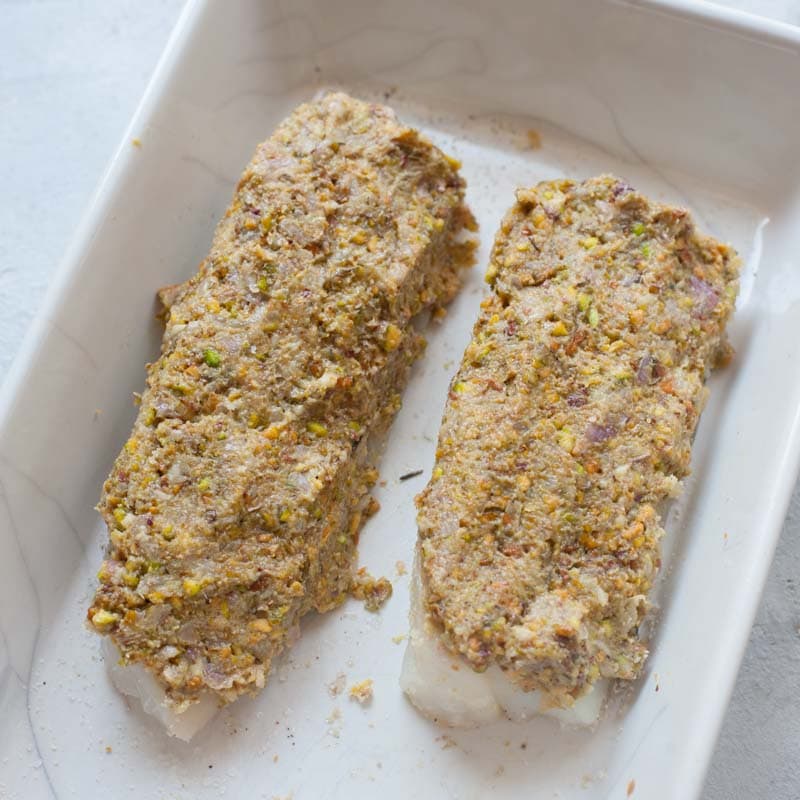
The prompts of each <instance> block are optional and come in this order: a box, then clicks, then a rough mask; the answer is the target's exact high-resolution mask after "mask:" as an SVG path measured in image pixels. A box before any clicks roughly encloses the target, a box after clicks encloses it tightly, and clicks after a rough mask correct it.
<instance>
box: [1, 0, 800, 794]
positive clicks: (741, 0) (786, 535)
mask: <svg viewBox="0 0 800 800" xmlns="http://www.w3.org/2000/svg"><path fill="white" fill-rule="evenodd" d="M182 5H183V2H182V0H27V1H26V0H0V35H2V39H0V41H2V46H0V374H2V372H4V371H5V369H6V368H7V367H8V365H9V364H10V363H11V361H12V359H13V358H14V354H15V352H16V351H17V349H18V346H19V342H20V340H21V338H22V336H23V334H24V332H25V330H26V329H27V326H28V324H29V322H30V320H31V319H32V317H33V315H34V314H35V313H36V309H37V307H38V306H39V303H40V301H41V299H42V296H43V293H44V291H45V289H46V287H47V284H48V280H49V278H50V275H51V273H52V271H53V269H54V268H55V266H56V265H57V264H58V262H59V260H60V258H61V255H62V253H63V251H64V248H65V246H66V244H67V243H68V241H69V239H70V237H71V235H72V232H73V231H74V229H75V226H76V225H77V223H78V221H79V219H80V218H81V216H82V214H83V212H84V210H85V208H86V205H87V203H88V201H89V199H90V196H91V192H92V190H93V188H94V187H95V185H96V184H97V182H98V180H99V179H100V176H101V174H102V170H103V168H104V166H105V165H106V163H107V162H108V160H109V158H110V156H111V154H112V152H113V150H114V148H115V147H116V146H117V144H118V143H119V140H120V137H121V135H122V133H123V131H124V128H125V126H126V124H127V122H128V120H129V119H130V116H131V114H132V113H133V110H134V108H135V106H136V103H137V102H138V99H139V97H140V96H141V94H142V91H143V90H144V87H145V84H146V82H147V78H148V76H149V74H150V72H151V70H152V68H153V66H154V65H155V62H156V60H157V58H158V55H159V53H160V52H161V50H162V48H163V46H164V44H165V42H166V39H167V36H168V34H169V31H170V29H171V26H172V25H173V23H174V21H175V19H176V18H177V15H178V13H179V11H180V8H181V6H182ZM728 5H731V6H735V7H738V8H741V9H744V10H748V11H752V12H756V13H761V14H764V15H769V16H773V17H776V18H778V19H782V20H784V21H786V22H791V23H794V24H800V0H765V1H763V2H758V0H737V1H736V2H730V3H728ZM798 77H800V75H799V76H798ZM266 133H268V132H266V131H265V135H266ZM798 534H800V487H798V489H796V491H795V495H794V498H793V501H792V506H791V509H790V512H789V517H788V519H787V522H786V525H785V528H784V532H783V536H782V539H781V543H780V545H779V547H778V551H777V554H776V559H775V562H774V564H773V568H772V572H771V575H770V579H769V582H768V584H767V588H766V593H765V596H764V599H763V601H762V604H761V608H760V610H759V614H758V617H757V620H756V623H755V627H754V629H753V633H752V635H751V638H750V644H749V647H748V651H747V654H746V656H745V660H744V663H743V665H742V669H741V672H740V675H739V680H738V683H737V686H736V690H735V694H734V697H733V700H732V703H731V706H730V709H729V711H728V715H727V718H726V721H725V725H724V727H723V731H722V735H721V738H720V741H719V745H718V747H717V751H716V755H715V758H714V761H713V764H712V767H711V770H710V772H709V777H708V782H707V786H706V790H705V793H704V800H739V798H741V799H742V800H744V799H745V798H746V799H747V800H755V799H756V798H762V797H763V798H766V797H769V798H770V799H771V800H797V798H798V797H800V766H798V765H800V721H798V715H797V708H798V700H797V695H798V687H799V686H800V536H798Z"/></svg>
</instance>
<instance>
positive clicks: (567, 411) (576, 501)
mask: <svg viewBox="0 0 800 800" xmlns="http://www.w3.org/2000/svg"><path fill="white" fill-rule="evenodd" d="M738 267H739V262H738V258H737V256H736V254H735V253H734V252H733V251H732V250H731V249H730V248H728V247H726V246H725V245H722V244H720V243H719V242H717V241H715V240H713V239H711V238H709V237H706V236H703V235H701V234H699V233H697V231H696V230H695V228H694V225H693V223H692V220H691V218H690V216H689V214H688V213H687V212H686V211H684V210H683V209H678V208H670V207H667V206H663V205H659V204H657V203H653V202H650V201H648V200H647V199H646V198H645V197H643V196H642V195H641V194H639V193H638V192H636V191H634V190H633V189H632V188H631V187H630V186H628V185H627V184H625V183H624V182H622V181H619V180H617V179H615V178H613V177H600V178H595V179H592V180H588V181H586V182H584V183H573V182H572V181H554V182H550V183H542V184H539V185H538V186H537V187H535V188H533V189H525V190H521V191H519V192H518V194H517V203H516V205H515V206H514V207H513V208H512V209H511V211H510V212H509V213H508V214H507V215H506V217H505V219H504V220H503V223H502V225H501V228H500V231H499V233H498V235H497V239H496V242H495V246H494V250H493V253H492V259H491V264H490V267H489V271H488V274H487V280H488V281H489V283H490V284H491V286H492V288H493V292H492V294H491V295H490V296H489V297H488V298H487V299H486V300H485V301H484V302H483V305H482V312H481V315H480V318H479V319H478V322H477V324H476V325H475V328H474V333H473V338H472V341H471V343H470V344H469V346H468V347H467V350H466V352H465V354H464V359H463V361H462V364H461V367H460V369H459V371H458V374H457V375H456V377H455V378H454V380H453V382H452V384H451V387H450V396H449V401H448V405H447V408H446V410H445V414H444V419H443V421H442V428H441V433H440V437H439V445H438V450H437V457H436V464H435V467H434V470H433V477H432V480H431V482H430V484H429V485H428V487H427V488H426V489H425V491H424V492H423V493H422V494H421V495H420V497H419V498H418V505H419V527H420V555H421V566H422V577H423V582H424V587H425V592H426V600H427V609H428V613H429V615H430V618H431V619H432V620H433V622H434V623H435V624H436V625H437V626H438V627H439V628H440V630H441V633H442V636H443V639H444V641H445V643H446V644H447V645H448V646H449V647H450V648H451V649H452V650H454V651H455V652H458V653H461V654H462V655H463V656H464V657H465V658H466V659H468V661H469V663H470V664H471V665H472V667H473V668H474V669H476V670H479V671H481V670H483V669H485V668H487V667H488V666H489V665H490V664H492V663H495V664H498V665H499V666H500V667H501V668H502V669H504V670H505V671H506V672H507V674H508V675H509V676H510V677H511V678H512V680H514V681H515V682H516V683H517V684H518V685H519V686H520V687H522V688H523V689H528V690H530V689H538V690H541V691H543V692H544V693H545V694H546V695H547V696H548V699H549V700H550V701H551V702H552V703H554V704H556V705H560V706H569V705H570V704H571V703H572V702H573V700H574V699H575V698H576V697H579V696H580V695H581V694H583V693H584V692H585V691H586V690H587V689H588V688H589V687H590V686H591V685H592V684H593V683H594V682H595V681H597V680H598V679H599V678H601V677H606V678H633V677H635V676H636V675H637V673H638V672H639V670H640V668H641V666H642V663H643V661H644V659H645V657H646V655H647V649H646V645H645V644H644V643H643V642H642V641H640V639H639V638H638V636H637V627H638V625H639V623H640V622H641V621H642V618H643V616H644V614H645V613H646V611H647V608H648V603H647V595H648V591H649V589H650V587H651V585H652V582H653V578H654V576H655V574H656V571H657V569H658V567H659V539H660V538H661V536H662V533H663V530H662V528H661V523H660V519H659V513H658V509H659V506H660V504H661V503H662V502H663V501H664V500H665V499H666V498H669V497H671V496H673V495H674V494H675V493H676V492H677V490H678V488H679V482H680V479H681V478H683V477H684V476H685V475H686V474H687V473H688V471H689V461H690V448H691V441H692V436H693V433H694V430H695V426H696V425H697V421H698V417H699V414H700V411H701V409H702V407H703V403H704V400H705V396H706V389H705V388H704V381H705V378H706V375H707V373H708V372H709V370H710V369H711V368H713V367H714V366H715V365H717V364H718V363H719V362H720V361H723V360H725V359H726V358H728V356H729V348H728V345H727V344H726V340H725V333H724V331H725V324H726V322H727V321H728V318H729V317H730V315H731V313H732V311H733V307H734V302H735V298H736V293H737V288H738V284H737V273H738Z"/></svg>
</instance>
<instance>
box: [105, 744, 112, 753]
mask: <svg viewBox="0 0 800 800" xmlns="http://www.w3.org/2000/svg"><path fill="white" fill-rule="evenodd" d="M106 753H111V745H110V744H107V745H106Z"/></svg>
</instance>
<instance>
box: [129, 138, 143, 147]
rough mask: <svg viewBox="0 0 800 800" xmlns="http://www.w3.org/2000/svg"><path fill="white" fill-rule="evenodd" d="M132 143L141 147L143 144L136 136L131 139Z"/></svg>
mask: <svg viewBox="0 0 800 800" xmlns="http://www.w3.org/2000/svg"><path fill="white" fill-rule="evenodd" d="M131 144H132V145H133V146H134V147H141V146H142V140H141V139H138V138H136V137H134V138H133V139H131Z"/></svg>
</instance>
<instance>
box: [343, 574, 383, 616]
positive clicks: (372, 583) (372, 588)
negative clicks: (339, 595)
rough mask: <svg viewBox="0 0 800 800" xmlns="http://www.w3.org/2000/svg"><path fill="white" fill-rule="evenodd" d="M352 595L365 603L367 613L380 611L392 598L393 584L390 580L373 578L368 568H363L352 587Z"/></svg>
mask: <svg viewBox="0 0 800 800" xmlns="http://www.w3.org/2000/svg"><path fill="white" fill-rule="evenodd" d="M350 594H351V595H352V596H353V597H354V598H355V599H356V600H361V601H362V602H363V603H364V608H366V609H367V611H373V612H374V611H378V610H379V609H380V608H381V606H383V604H384V603H385V602H386V601H387V600H388V599H389V598H390V597H391V596H392V584H391V581H389V579H388V578H373V577H372V575H370V574H369V572H367V569H366V567H361V569H359V570H358V572H357V573H356V576H355V578H354V579H353V583H352V585H351V586H350Z"/></svg>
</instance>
